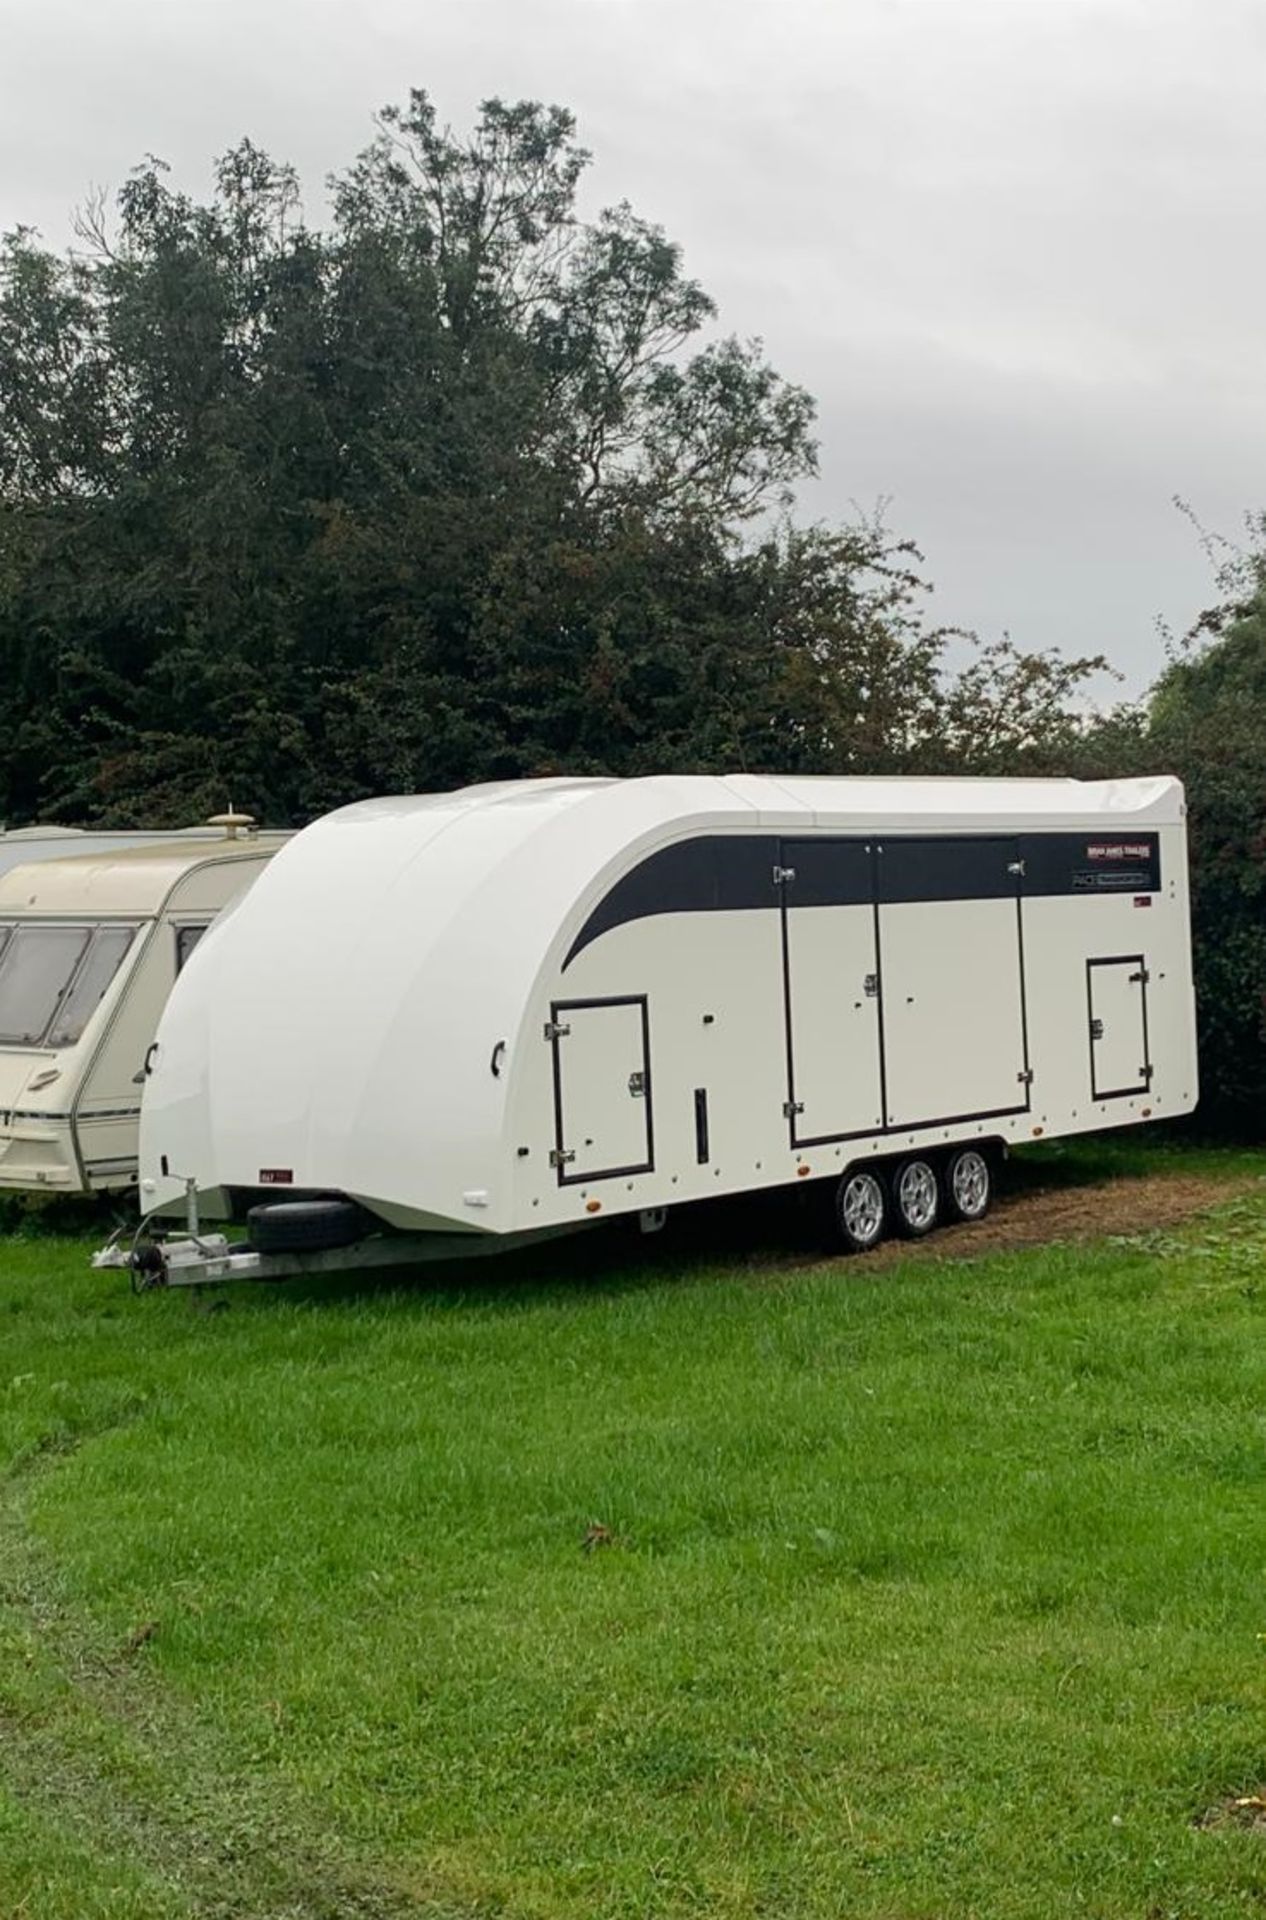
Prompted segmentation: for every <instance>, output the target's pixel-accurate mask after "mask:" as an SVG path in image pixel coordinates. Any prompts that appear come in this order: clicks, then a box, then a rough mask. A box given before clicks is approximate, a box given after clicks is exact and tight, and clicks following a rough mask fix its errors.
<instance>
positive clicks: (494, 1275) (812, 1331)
mask: <svg viewBox="0 0 1266 1920" xmlns="http://www.w3.org/2000/svg"><path fill="white" fill-rule="evenodd" d="M1079 1153H1080V1150H1079V1151H1078V1152H1071V1153H1070V1152H1068V1151H1064V1152H1062V1153H1052V1154H1049V1155H1047V1156H1045V1157H1044V1158H1041V1159H1040V1160H1039V1161H1038V1162H1037V1163H1036V1165H1035V1167H1034V1168H1033V1169H1031V1171H1030V1176H1029V1177H1031V1178H1042V1179H1054V1178H1062V1179H1069V1180H1071V1179H1074V1178H1076V1177H1078V1174H1079V1172H1081V1171H1084V1169H1085V1168H1086V1167H1088V1166H1091V1165H1094V1166H1098V1165H1100V1164H1102V1163H1103V1160H1104V1153H1103V1151H1102V1150H1100V1151H1099V1152H1098V1153H1096V1154H1093V1155H1091V1154H1089V1153H1080V1157H1079ZM1109 1157H1110V1158H1111V1155H1110V1156H1109ZM1131 1157H1132V1158H1131ZM1113 1163H1114V1164H1115V1165H1117V1166H1118V1167H1119V1168H1120V1169H1121V1170H1129V1168H1130V1166H1131V1165H1134V1166H1135V1167H1136V1168H1137V1169H1138V1170H1143V1169H1147V1170H1150V1171H1155V1169H1156V1168H1157V1166H1158V1165H1162V1166H1163V1165H1164V1164H1166V1162H1165V1159H1164V1156H1160V1157H1158V1156H1157V1155H1156V1154H1155V1153H1149V1152H1148V1151H1147V1150H1146V1149H1144V1148H1141V1147H1135V1146H1133V1145H1131V1146H1129V1147H1123V1148H1121V1149H1118V1150H1116V1158H1115V1161H1114V1162H1113ZM1177 1164H1181V1166H1182V1168H1183V1169H1184V1170H1188V1169H1191V1168H1193V1167H1199V1168H1201V1169H1203V1170H1206V1171H1207V1170H1209V1169H1212V1168H1221V1169H1222V1170H1224V1171H1226V1172H1227V1173H1228V1174H1230V1173H1238V1174H1240V1175H1244V1174H1253V1173H1255V1174H1258V1175H1261V1174H1266V1158H1264V1157H1262V1156H1257V1157H1254V1156H1252V1155H1243V1156H1239V1157H1238V1158H1236V1159H1231V1158H1229V1157H1223V1158H1219V1157H1217V1156H1205V1157H1203V1158H1200V1159H1193V1158H1192V1157H1190V1156H1183V1157H1181V1159H1180V1161H1179V1162H1177ZM722 1239H723V1240H724V1231H723V1233H722ZM84 1252H85V1249H84V1245H83V1243H82V1242H80V1241H57V1240H52V1239H48V1238H40V1237H32V1238H29V1239H22V1238H16V1239H12V1240H10V1241H9V1242H8V1243H7V1244H6V1245H5V1246H4V1247H3V1250H0V1351H2V1353H3V1362H2V1363H0V1442H2V1444H3V1451H4V1457H5V1459H6V1460H7V1462H8V1467H7V1472H6V1475H5V1478H4V1480H3V1482H2V1483H0V1785H2V1788H3V1791H0V1914H4V1915H7V1914H8V1913H10V1912H12V1913H14V1914H18V1913H20V1914H22V1915H23V1916H24V1920H71V1917H72V1916H73V1920H80V1916H88V1917H91V1920H95V1917H96V1916H98V1915H100V1916H102V1917H103V1920H104V1917H106V1916H108V1917H109V1920H124V1917H126V1920H133V1916H135V1917H136V1920H142V1917H143V1920H150V1916H154V1920H167V1916H169V1915H170V1916H188V1915H195V1914H196V1915H198V1916H199V1917H200V1920H201V1917H202V1916H206V1915H213V1914H222V1915H226V1916H227V1915H233V1914H243V1915H250V1916H252V1917H254V1916H257V1915H275V1916H277V1917H278V1920H280V1917H281V1916H282V1915H288V1916H289V1915H295V1916H318V1915H322V1916H324V1915H329V1916H334V1915H345V1914H363V1915H383V1916H386V1915H392V1916H394V1915H397V1914H414V1915H432V1916H440V1915H447V1916H453V1917H454V1920H457V1917H459V1916H464V1917H466V1920H469V1916H473V1915H485V1914H499V1915H505V1916H542V1917H543V1916H566V1917H567V1920H573V1917H574V1920H582V1916H583V1917H584V1920H589V1917H590V1916H593V1917H594V1920H598V1917H603V1920H605V1917H607V1916H630V1917H631V1916H639V1917H640V1916H661V1915H663V1916H667V1915H686V1914H709V1915H711V1914H715V1915H721V1916H740V1915H742V1916H757V1915H760V1916H770V1917H776V1920H782V1917H783V1916H786V1917H787V1920H795V1917H796V1916H805V1917H806V1920H808V1917H809V1916H812V1917H813V1920H819V1917H821V1920H826V1917H827V1916H831V1917H832V1920H834V1917H835V1916H841V1915H848V1916H859V1920H860V1917H862V1916H865V1917H868V1920H869V1917H872V1916H873V1920H916V1916H917V1917H919V1920H925V1917H927V1920H930V1917H931V1916H968V1915H981V1916H986V1915H987V1916H989V1917H990V1920H1039V1917H1040V1920H1045V1917H1046V1916H1052V1917H1053V1916H1056V1915H1059V1916H1064V1915H1067V1914H1068V1913H1070V1912H1074V1911H1081V1912H1086V1913H1089V1914H1094V1915H1098V1916H1103V1917H1104V1920H1116V1917H1117V1916H1120V1920H1125V1916H1130V1920H1142V1917H1143V1916H1156V1917H1157V1920H1159V1917H1160V1916H1166V1915H1173V1916H1180V1917H1181V1920H1191V1917H1192V1916H1199V1920H1206V1917H1207V1920H1221V1916H1231V1915H1235V1916H1243V1915H1244V1914H1245V1913H1247V1912H1257V1911H1260V1909H1261V1906H1262V1903H1263V1902H1264V1901H1266V1836H1264V1835H1263V1834H1262V1833H1260V1832H1255V1831H1251V1830H1248V1829H1244V1828H1241V1827H1239V1826H1238V1825H1236V1824H1235V1823H1234V1822H1233V1821H1229V1822H1225V1823H1224V1822H1220V1821H1214V1822H1213V1823H1212V1824H1202V1822H1203V1819H1204V1816H1205V1815H1206V1814H1207V1813H1208V1812H1209V1810H1210V1809H1213V1808H1215V1807H1217V1806H1218V1805H1219V1804H1220V1803H1221V1802H1223V1801H1224V1800H1225V1799H1226V1798H1227V1797H1228V1796H1234V1795H1236V1794H1237V1793H1239V1794H1246V1793H1249V1792H1252V1791H1253V1790H1255V1789H1256V1788H1258V1787H1260V1786H1261V1784H1262V1782H1263V1780H1264V1779H1266V1712H1264V1709H1266V1638H1264V1637H1263V1636H1266V1579H1264V1578H1263V1574H1264V1570H1266V1499H1264V1497H1263V1495H1264V1491H1266V1189H1263V1190H1262V1191H1261V1192H1250V1193H1249V1194H1247V1195H1242V1196H1241V1197H1239V1198H1237V1199H1235V1200H1234V1201H1232V1202H1230V1203H1229V1204H1228V1205H1227V1206H1226V1207H1225V1208H1224V1209H1223V1210H1222V1211H1221V1212H1220V1213H1219V1214H1218V1215H1216V1216H1214V1217H1212V1219H1210V1220H1205V1221H1202V1222H1198V1223H1194V1224H1193V1225H1192V1226H1191V1227H1189V1228H1185V1229H1182V1230H1170V1231H1168V1232H1166V1233H1165V1234H1163V1235H1161V1234H1158V1235H1153V1236H1144V1237H1143V1238H1142V1239H1140V1240H1135V1241H1130V1242H1127V1243H1125V1244H1111V1243H1097V1244H1095V1245H1093V1246H1090V1247H1085V1246H1082V1247H1062V1248H1061V1247H1054V1248H1046V1249H1041V1250H1038V1251H1036V1252H1035V1251H1027V1252H1023V1253H1015V1254H1009V1255H999V1256H995V1257H991V1258H989V1259H980V1260H974V1261H968V1262H957V1261H954V1262H949V1261H947V1262H939V1261H928V1260H926V1259H925V1260H923V1261H920V1262H910V1263H903V1264H897V1265H883V1266H875V1267H868V1266H867V1264H866V1263H865V1262H854V1263H851V1264H848V1263H838V1262H824V1263H821V1264H816V1265H813V1264H810V1265H806V1264H798V1265H797V1264H789V1263H786V1262H779V1261H777V1260H776V1259H774V1258H772V1257H770V1256H769V1255H768V1254H767V1253H762V1252H760V1251H759V1250H758V1251H757V1252H756V1253H755V1254H752V1253H750V1252H749V1253H748V1254H747V1255H746V1256H745V1257H739V1249H738V1247H737V1246H736V1245H735V1244H734V1243H733V1239H731V1241H730V1242H729V1243H728V1244H727V1246H726V1253H725V1257H724V1260H718V1259H715V1258H713V1259H710V1258H709V1257H707V1256H706V1254H701V1253H699V1252H698V1251H690V1250H688V1249H685V1250H682V1251H680V1252H678V1253H676V1254H674V1252H673V1251H672V1250H671V1248H667V1247H666V1248H663V1249H659V1248H657V1249H656V1250H655V1251H654V1253H653V1255H652V1256H651V1257H644V1258H643V1259H641V1260H640V1261H636V1262H634V1261H632V1260H630V1259H629V1258H628V1257H627V1256H625V1255H623V1254H619V1255H617V1254H616V1253H615V1251H614V1249H611V1248H608V1250H607V1251H606V1252H604V1253H600V1252H599V1250H598V1249H597V1247H596V1246H595V1248H594V1249H590V1250H582V1251H580V1252H576V1251H574V1250H569V1249H558V1250H555V1251H554V1252H553V1253H552V1254H551V1255H549V1256H548V1257H547V1256H545V1255H543V1254H538V1255H537V1256H536V1258H535V1260H534V1261H533V1262H530V1263H527V1264H526V1265H524V1264H520V1265H519V1266H518V1267H516V1268H514V1269H512V1270H508V1271H504V1272H503V1271H499V1270H496V1269H491V1270H489V1269H481V1270H480V1271H479V1272H478V1273H472V1274H470V1275H468V1276H463V1277H462V1278H461V1280H460V1282H458V1281H454V1280H453V1279H452V1278H451V1277H449V1278H447V1279H445V1280H444V1281H442V1282H440V1283H435V1282H431V1283H426V1282H421V1283H419V1284H417V1285H414V1286H412V1287H408V1288H402V1287H399V1286H396V1287H394V1288H392V1289H387V1288H385V1287H381V1286H369V1285H364V1286H361V1287H359V1288H358V1287H357V1286H356V1285H354V1284H349V1283H343V1284H342V1285H340V1286H332V1285H327V1286H325V1287H316V1286H313V1287H310V1288H307V1289H306V1290H305V1289H298V1288H296V1289H292V1290H289V1291H287V1290H282V1289H276V1290H266V1289H263V1288H259V1289H255V1290H253V1291H252V1290H250V1289H246V1288H239V1289H237V1290H235V1291H234V1292H233V1293H231V1294H230V1295H228V1296H227V1301H228V1304H227V1308H226V1310H224V1311H209V1310H208V1306H209V1302H208V1301H207V1300H206V1299H205V1298H204V1299H197V1300H191V1299H190V1298H189V1297H188V1296H179V1295H165V1296H164V1295H153V1296H149V1297H146V1298H144V1299H141V1300H138V1301H134V1300H132V1299H131V1298H130V1297H129V1296H128V1295H127V1294H126V1292H124V1291H123V1290H122V1289H121V1287H120V1283H119V1279H118V1277H117V1276H111V1275H108V1274H92V1273H89V1272H88V1271H87V1270H86V1268H85V1265H84ZM594 1523H598V1524H600V1526H601V1527H602V1528H604V1529H606V1530H607V1533H608V1534H609V1536H610V1538H609V1539H607V1538H606V1537H605V1535H604V1536H600V1537H599V1543H598V1544H597V1545H595V1546H594V1548H593V1550H592V1551H590V1552H586V1551H584V1550H583V1545H582V1543H583V1542H584V1539H585V1536H586V1533H587V1531H588V1530H589V1529H590V1528H591V1526H592V1525H593V1524H594ZM6 1902H7V1905H6Z"/></svg>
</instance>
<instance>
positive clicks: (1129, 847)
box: [1086, 840, 1152, 860]
mask: <svg viewBox="0 0 1266 1920" xmlns="http://www.w3.org/2000/svg"><path fill="white" fill-rule="evenodd" d="M1151 852H1152V849H1151V848H1150V847H1149V846H1147V845H1142V846H1140V845H1138V844H1137V843H1136V842H1134V841H1131V840H1094V841H1092V842H1091V844H1090V845H1089V846H1088V847H1087V848H1086V858H1087V860H1147V859H1149V858H1150V857H1151Z"/></svg>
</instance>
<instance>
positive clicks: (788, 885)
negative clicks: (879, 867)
mask: <svg viewBox="0 0 1266 1920" xmlns="http://www.w3.org/2000/svg"><path fill="white" fill-rule="evenodd" d="M781 862H782V864H781V866H780V868H779V876H778V877H779V884H780V887H781V891H782V911H783V942H784V945H783V954H784V964H785V969H786V974H785V981H786V1011H787V1080H788V1088H787V1112H788V1114H789V1116H790V1119H791V1143H792V1145H793V1146H796V1147H802V1146H808V1145H809V1144H811V1143H817V1142H819V1141H822V1140H842V1139H847V1138H848V1137H849V1136H850V1135H852V1134H864V1133H875V1132H877V1131H878V1130H879V1129H880V1128H881V1127H882V1126H883V1107H884V1103H883V1093H882V1068H881V1063H880V1015H879V962H878V958H877V955H876V950H875V905H874V900H875V890H874V858H873V855H872V851H871V848H870V847H869V846H868V845H866V844H864V843H863V842H861V841H857V840H827V839H821V840H784V841H783V843H782V851H781Z"/></svg>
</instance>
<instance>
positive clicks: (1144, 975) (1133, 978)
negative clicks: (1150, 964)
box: [1130, 967, 1152, 987]
mask: <svg viewBox="0 0 1266 1920" xmlns="http://www.w3.org/2000/svg"><path fill="white" fill-rule="evenodd" d="M1151 977H1152V976H1151V974H1150V973H1149V972H1148V971H1147V968H1146V967H1140V968H1139V970H1138V972H1137V973H1132V974H1131V975H1130V985H1131V986H1132V987H1145V986H1146V985H1147V983H1148V981H1149V980H1150V979H1151Z"/></svg>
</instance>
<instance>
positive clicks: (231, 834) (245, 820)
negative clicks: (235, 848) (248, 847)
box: [207, 805, 255, 840]
mask: <svg viewBox="0 0 1266 1920" xmlns="http://www.w3.org/2000/svg"><path fill="white" fill-rule="evenodd" d="M207 825H208V826H209V827H223V828H224V837H225V839H226V840H236V839H237V836H238V834H239V833H240V832H241V830H242V829H243V827H244V828H245V829H246V831H247V832H248V833H249V832H250V830H251V828H252V827H253V826H254V825H255V818H254V815H253V814H249V813H234V811H233V808H232V806H231V805H230V807H229V810H228V812H227V813H213V814H212V815H211V818H210V819H209V820H208V821H207Z"/></svg>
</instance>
